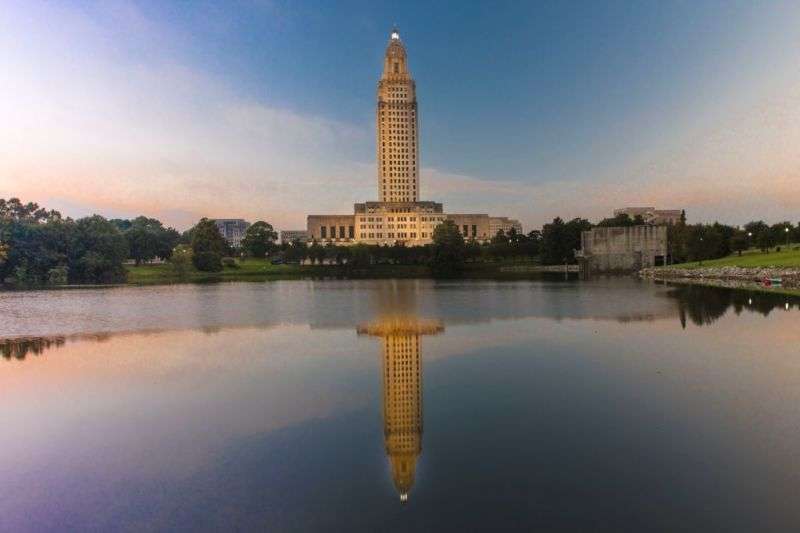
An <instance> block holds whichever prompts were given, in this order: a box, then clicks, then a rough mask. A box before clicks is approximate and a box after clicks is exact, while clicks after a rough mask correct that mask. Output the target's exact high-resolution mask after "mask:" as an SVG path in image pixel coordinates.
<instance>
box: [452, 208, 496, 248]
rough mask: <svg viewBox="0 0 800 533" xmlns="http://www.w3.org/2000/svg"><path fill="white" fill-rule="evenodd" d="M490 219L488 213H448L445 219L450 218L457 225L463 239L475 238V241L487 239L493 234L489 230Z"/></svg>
mask: <svg viewBox="0 0 800 533" xmlns="http://www.w3.org/2000/svg"><path fill="white" fill-rule="evenodd" d="M491 219H492V217H490V216H489V215H482V214H478V215H469V214H452V215H450V214H448V215H447V220H452V221H453V223H454V224H455V225H456V226H457V227H458V229H459V231H460V232H461V235H463V236H464V238H465V239H475V240H476V241H481V242H482V241H488V240H490V239H491V238H492V237H493V235H495V234H496V232H495V234H492V230H491V227H492V225H491Z"/></svg>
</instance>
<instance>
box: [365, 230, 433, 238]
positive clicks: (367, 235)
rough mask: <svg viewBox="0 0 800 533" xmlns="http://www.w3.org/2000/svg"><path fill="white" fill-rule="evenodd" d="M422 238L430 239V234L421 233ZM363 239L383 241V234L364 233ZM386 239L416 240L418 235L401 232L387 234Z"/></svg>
mask: <svg viewBox="0 0 800 533" xmlns="http://www.w3.org/2000/svg"><path fill="white" fill-rule="evenodd" d="M420 236H421V238H423V239H426V238H427V237H428V234H427V233H425V232H423V233H420ZM361 238H362V239H383V233H362V234H361ZM386 238H387V239H416V238H417V233H416V232H414V231H412V232H399V233H387V234H386Z"/></svg>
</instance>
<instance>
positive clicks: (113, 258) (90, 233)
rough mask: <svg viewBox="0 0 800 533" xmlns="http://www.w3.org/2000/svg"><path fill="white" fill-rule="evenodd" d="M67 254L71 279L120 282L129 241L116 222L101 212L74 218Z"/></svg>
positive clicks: (122, 278) (124, 274) (123, 275)
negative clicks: (110, 220)
mask: <svg viewBox="0 0 800 533" xmlns="http://www.w3.org/2000/svg"><path fill="white" fill-rule="evenodd" d="M68 255H69V276H70V279H71V280H72V281H77V282H82V283H108V282H121V281H124V280H125V277H126V275H127V274H126V271H125V268H124V266H123V262H124V261H125V259H126V258H127V257H128V243H127V241H126V240H125V237H124V236H123V235H122V233H121V232H120V231H119V229H118V228H117V226H115V225H114V224H112V223H111V222H109V221H108V220H106V219H105V218H103V217H101V216H100V215H93V216H91V217H86V218H81V219H79V220H77V221H76V222H75V229H74V232H72V238H71V240H70V244H69V250H68Z"/></svg>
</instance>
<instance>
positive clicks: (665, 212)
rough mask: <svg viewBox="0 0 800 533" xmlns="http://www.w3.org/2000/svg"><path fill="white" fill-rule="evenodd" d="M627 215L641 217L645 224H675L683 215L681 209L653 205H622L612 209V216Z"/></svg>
mask: <svg viewBox="0 0 800 533" xmlns="http://www.w3.org/2000/svg"><path fill="white" fill-rule="evenodd" d="M619 215H628V216H629V217H630V218H636V217H637V216H640V217H642V219H644V221H645V223H646V224H653V225H655V226H661V225H669V224H677V223H678V222H680V220H681V216H682V215H683V210H682V209H656V208H655V207H623V208H622V209H614V216H615V217H616V216H619Z"/></svg>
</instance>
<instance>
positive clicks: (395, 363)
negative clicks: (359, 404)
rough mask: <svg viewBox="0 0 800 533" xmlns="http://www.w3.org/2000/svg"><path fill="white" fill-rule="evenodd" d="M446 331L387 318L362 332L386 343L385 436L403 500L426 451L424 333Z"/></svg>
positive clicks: (436, 324)
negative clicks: (422, 348)
mask: <svg viewBox="0 0 800 533" xmlns="http://www.w3.org/2000/svg"><path fill="white" fill-rule="evenodd" d="M442 331H444V326H443V325H442V323H441V322H439V321H436V320H421V319H417V318H415V317H408V316H393V317H385V318H382V319H380V320H378V321H377V322H374V323H371V324H368V325H366V326H361V327H359V328H358V333H359V334H361V335H372V336H375V337H380V339H381V343H382V346H383V365H382V374H383V437H384V443H385V445H386V455H387V456H388V458H389V464H390V466H391V469H392V479H393V480H394V485H395V487H396V488H397V492H398V493H399V494H400V501H402V502H405V501H407V500H408V494H409V492H410V491H411V487H412V486H413V485H414V475H415V473H416V468H417V459H418V458H419V455H420V453H422V357H421V339H420V337H422V336H423V335H435V334H437V333H441V332H442Z"/></svg>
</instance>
